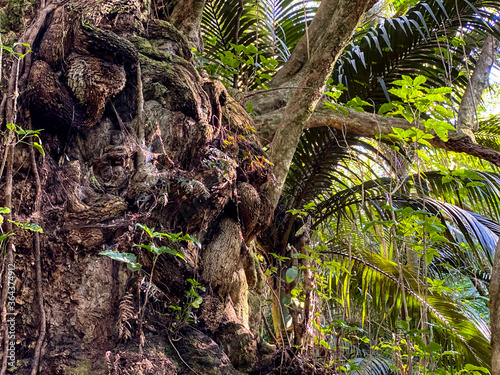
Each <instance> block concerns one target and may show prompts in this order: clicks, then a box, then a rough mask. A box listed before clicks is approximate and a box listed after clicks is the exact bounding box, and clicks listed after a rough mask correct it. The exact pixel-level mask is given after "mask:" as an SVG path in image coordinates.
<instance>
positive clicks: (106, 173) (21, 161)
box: [0, 0, 272, 375]
mask: <svg viewBox="0 0 500 375" xmlns="http://www.w3.org/2000/svg"><path fill="white" fill-rule="evenodd" d="M184 3H186V4H187V5H189V6H192V7H195V8H196V9H198V10H199V11H201V10H200V9H201V8H200V7H202V6H203V2H195V1H194V2H179V3H178V6H179V7H180V6H181V5H182V4H184ZM188 3H189V4H188ZM186 4H184V5H186ZM48 6H50V4H49V5H48ZM145 14H146V9H144V8H143V2H141V1H122V0H113V1H109V2H106V3H102V2H99V1H80V0H71V1H69V2H67V3H66V4H65V6H60V7H55V6H53V7H52V8H51V10H50V12H46V14H44V15H43V19H42V20H37V21H36V22H40V23H39V25H43V27H40V28H39V29H38V31H37V32H36V33H34V35H33V38H32V45H31V48H32V50H33V51H34V53H33V61H30V63H29V67H30V68H31V69H28V70H25V72H26V86H25V89H23V90H22V92H23V96H22V97H21V98H20V102H21V103H22V104H23V111H19V113H18V119H17V123H18V125H20V126H23V127H25V128H26V127H27V124H28V123H29V122H31V123H32V124H33V127H34V128H37V129H42V128H43V129H45V130H44V131H43V132H42V135H41V137H42V140H43V145H44V149H45V153H46V156H45V158H42V157H41V156H40V155H38V157H37V160H36V162H37V165H38V169H39V174H40V181H41V182H40V183H41V188H42V190H43V192H44V193H43V194H42V198H41V204H40V207H38V206H37V207H35V206H34V204H33V202H35V197H36V196H37V190H36V187H35V185H36V184H35V183H34V178H33V176H32V172H31V170H30V163H29V160H30V159H29V156H28V158H27V159H26V158H25V155H26V154H27V155H29V153H27V151H28V150H27V149H26V148H24V146H20V145H17V146H16V148H15V152H14V153H13V171H17V172H16V174H14V186H15V188H14V189H13V194H12V207H13V219H14V220H16V221H20V222H25V221H30V218H32V217H33V215H36V217H37V219H38V220H37V221H38V223H39V224H40V225H41V226H42V227H43V228H44V234H42V235H40V241H41V248H40V252H41V261H42V264H41V270H42V275H41V276H42V282H43V295H44V298H45V310H46V311H45V312H46V316H47V328H46V331H47V336H46V339H45V342H44V343H43V346H42V350H41V359H40V366H39V373H43V374H56V373H60V374H68V375H69V374H77V373H78V374H108V373H110V374H133V373H134V374H135V373H143V374H173V373H176V372H179V373H183V372H184V373H189V372H191V371H192V370H191V369H193V370H194V371H196V372H197V373H199V374H202V373H203V374H205V373H206V374H208V373H210V374H237V373H239V371H238V370H237V368H238V369H240V370H244V371H249V370H250V369H251V368H252V366H253V365H254V364H255V362H256V361H257V358H258V356H259V353H258V346H257V336H256V330H255V328H256V327H255V319H256V318H255V317H259V318H260V298H257V303H254V302H255V296H256V295H258V293H255V292H254V291H253V289H254V288H257V287H259V285H260V287H261V285H262V284H261V283H260V284H259V283H257V282H256V279H257V278H258V277H257V274H258V270H257V269H256V268H257V267H258V263H255V262H254V261H253V260H252V256H251V252H249V251H248V250H245V249H246V247H244V250H242V244H243V243H244V242H247V241H249V240H250V239H251V238H254V237H255V236H256V235H257V234H258V233H259V231H262V230H263V229H264V228H265V227H266V226H267V225H268V223H269V222H270V219H271V216H272V207H271V204H270V202H269V201H268V200H267V198H266V190H265V185H266V183H267V182H268V180H269V178H270V176H271V170H270V168H271V167H270V165H269V164H267V163H260V162H258V163H256V162H252V161H254V160H263V159H267V156H266V154H265V153H264V152H263V151H262V149H261V147H260V146H259V143H258V141H257V139H256V138H255V136H254V135H252V133H251V132H250V130H248V129H250V128H251V125H252V120H251V118H250V117H249V116H248V114H247V113H246V111H245V110H244V109H243V108H242V107H241V106H240V105H239V104H238V103H236V102H235V101H234V100H232V99H231V98H230V97H229V95H228V94H227V92H226V90H225V88H224V87H223V86H222V84H220V83H218V82H211V81H208V80H205V79H203V78H201V77H200V75H199V74H198V72H197V70H196V68H195V67H194V65H193V64H192V55H191V49H190V45H189V41H188V40H187V39H186V38H185V36H184V34H183V33H181V32H180V31H179V30H178V29H177V28H176V27H174V26H173V25H172V24H171V23H168V22H166V21H161V20H156V21H152V20H148V19H147V18H146V15H145ZM175 14H178V13H175V12H174V15H173V16H175ZM200 14H201V13H200ZM174 18H175V17H174ZM191 21H192V20H190V21H189V23H191ZM195 21H196V20H195ZM186 22H187V21H186ZM196 22H198V24H199V20H198V21H196ZM196 22H195V24H194V29H196ZM183 25H184V26H185V22H184V21H180V24H178V25H177V26H179V27H180V30H182V31H184V32H185V33H188V34H189V30H187V29H186V30H184V29H183V27H184V26H183ZM26 62H27V61H26ZM14 67H15V66H14ZM9 100H10V98H9ZM3 151H4V150H2V154H3ZM240 191H241V192H240ZM4 203H5V202H0V205H2V204H4ZM35 211H36V212H35ZM136 223H144V224H147V225H148V226H150V227H155V228H156V230H157V231H162V232H174V233H177V232H181V231H182V232H188V233H189V234H190V235H192V236H195V237H197V238H198V240H199V241H200V243H201V247H198V246H196V245H193V244H188V243H185V242H183V243H180V244H179V245H177V250H178V251H180V252H181V253H183V255H184V257H185V259H186V261H183V260H181V259H180V258H177V257H174V256H172V255H169V254H164V255H162V256H161V257H160V258H159V260H158V262H157V264H156V268H155V271H154V279H153V283H154V285H155V288H152V289H151V290H152V292H151V293H150V295H149V296H146V295H145V291H146V290H147V288H146V286H147V285H146V284H144V282H142V283H141V280H142V277H138V276H139V275H137V274H135V273H133V272H131V271H128V270H127V269H126V268H125V267H124V266H122V265H121V263H118V262H116V261H112V260H111V259H108V258H106V257H103V256H101V255H98V252H99V251H102V250H105V249H108V250H110V249H115V250H119V251H121V252H134V253H136V254H137V257H138V261H139V262H140V263H141V264H142V265H143V267H144V269H145V270H147V271H148V272H149V271H150V270H151V268H152V257H151V255H150V254H148V253H147V252H145V251H142V250H140V249H138V248H136V247H133V244H134V243H147V238H145V237H144V236H143V235H142V234H141V233H140V231H139V230H138V229H136V228H135V224H136ZM16 234H17V235H16V239H15V242H16V243H15V244H16V248H17V253H16V254H15V260H14V261H15V263H16V268H15V274H16V276H17V279H16V280H17V283H16V297H17V300H18V301H20V302H18V305H17V310H16V312H17V315H16V317H17V318H16V319H17V323H16V324H17V331H16V340H17V342H16V353H17V355H16V357H17V359H18V363H17V366H18V367H17V368H16V369H15V373H17V374H28V373H30V371H31V370H30V366H31V365H30V357H31V356H32V354H33V349H34V348H35V344H36V342H37V337H38V334H37V331H38V329H39V324H40V322H39V319H38V312H37V310H38V309H40V306H42V305H40V303H39V300H38V299H34V296H33V295H32V290H36V289H37V283H36V280H37V275H36V269H35V268H33V267H32V266H31V263H32V262H34V261H33V260H32V256H33V251H32V243H33V241H32V237H33V236H32V235H31V234H30V233H29V232H26V231H21V230H19V231H17V233H16ZM162 244H163V245H168V246H173V245H172V244H169V243H167V242H164V243H162ZM2 260H3V261H4V262H6V261H8V262H9V263H14V261H11V260H9V259H6V258H3V259H2ZM5 267H6V265H5ZM5 272H6V271H5ZM5 275H7V273H5ZM189 278H194V279H197V280H198V281H199V282H201V283H202V285H205V286H206V287H207V289H206V292H202V291H201V290H198V292H199V293H201V295H202V297H203V298H204V299H206V300H207V301H210V302H209V303H207V305H206V306H203V308H202V309H194V308H191V312H192V314H193V315H194V316H195V317H199V318H200V323H199V324H198V326H197V327H198V329H199V330H202V331H203V332H205V333H203V332H200V331H196V332H197V333H195V332H194V331H192V330H191V331H190V330H189V328H185V329H187V331H179V330H177V329H176V330H174V331H175V332H176V334H175V335H177V337H176V336H175V335H174V336H173V337H174V338H175V339H176V340H175V341H169V337H170V336H172V333H171V331H170V328H171V324H174V326H175V327H179V329H180V328H182V325H183V324H185V323H182V322H180V321H179V320H178V319H176V318H175V314H176V313H175V312H174V311H172V310H171V309H169V306H170V305H179V306H184V305H183V304H184V303H185V292H186V291H188V290H189V289H190V284H189V283H188V282H187V279H189ZM6 291H7V289H6V288H3V292H4V293H5V292H6ZM151 295H152V296H151ZM145 298H149V301H148V304H147V305H148V306H149V307H148V309H147V312H146V314H145V315H144V316H145V321H144V322H143V323H141V324H140V325H139V324H138V319H139V316H140V313H139V312H140V310H139V308H140V306H141V304H142V305H143V304H144V300H145ZM249 300H252V303H250V304H249ZM184 308H185V307H184ZM257 319H258V318H257ZM169 325H170V328H169ZM140 327H143V328H140ZM214 331H216V332H217V334H215V333H214ZM2 333H3V332H2ZM178 338H181V340H180V341H177V339H178ZM214 340H215V341H214ZM144 341H146V342H147V343H148V344H147V345H146V346H145V348H146V349H145V350H144V353H143V354H142V355H140V354H139V353H137V348H138V347H139V342H144ZM119 344H121V345H120V347H118V345H119ZM165 348H167V350H165ZM188 348H191V349H189V350H188ZM207 348H210V349H209V350H208V351H207ZM204 351H205V352H204ZM203 352H204V353H203ZM179 353H180V356H179ZM207 361H208V362H207Z"/></svg>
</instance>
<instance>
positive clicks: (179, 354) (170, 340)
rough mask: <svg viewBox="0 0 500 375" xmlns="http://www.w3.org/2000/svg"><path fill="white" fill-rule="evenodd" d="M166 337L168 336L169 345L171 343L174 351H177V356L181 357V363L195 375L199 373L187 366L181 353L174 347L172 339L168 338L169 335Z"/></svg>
mask: <svg viewBox="0 0 500 375" xmlns="http://www.w3.org/2000/svg"><path fill="white" fill-rule="evenodd" d="M167 338H168V341H169V342H170V345H172V348H174V350H175V352H176V353H177V355H178V356H179V358H180V359H181V361H182V363H184V364H185V365H186V366H187V368H188V369H190V370H191V371H192V372H194V373H195V374H196V375H200V374H198V373H197V372H196V371H194V370H193V369H192V368H191V366H189V365H188V364H187V363H186V361H185V360H184V358H182V356H181V353H179V351H178V350H177V348H176V347H175V345H174V343H173V342H172V339H171V338H170V336H169V335H167Z"/></svg>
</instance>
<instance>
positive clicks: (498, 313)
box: [490, 241, 500, 375]
mask: <svg viewBox="0 0 500 375" xmlns="http://www.w3.org/2000/svg"><path fill="white" fill-rule="evenodd" d="M490 322H491V374H492V375H499V374H500V241H498V244H497V247H496V250H495V260H494V262H493V270H492V272H491V281H490Z"/></svg>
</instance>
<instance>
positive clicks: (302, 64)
mask: <svg viewBox="0 0 500 375" xmlns="http://www.w3.org/2000/svg"><path fill="white" fill-rule="evenodd" d="M375 3H376V1H373V0H369V1H363V2H359V1H356V2H352V4H349V2H345V1H342V0H340V1H339V0H335V1H322V2H321V3H320V6H319V8H318V11H317V12H316V14H315V16H314V18H313V20H312V22H311V25H310V26H309V28H308V30H307V36H304V37H303V38H302V39H300V40H299V42H298V43H297V45H296V46H295V48H294V50H293V53H292V55H291V56H290V58H289V59H288V60H287V62H286V63H285V65H284V66H283V67H282V68H281V69H280V70H279V71H278V72H277V73H276V75H275V76H274V77H273V80H272V81H271V83H270V86H271V87H279V86H282V85H284V84H286V83H290V82H293V83H298V82H299V81H300V79H301V78H302V77H303V76H304V73H305V72H306V71H307V66H306V65H310V61H309V58H310V56H311V57H312V56H313V55H314V54H318V53H321V49H320V48H322V45H324V44H325V42H326V43H327V44H330V43H331V44H333V43H335V42H336V41H332V40H328V38H327V36H326V35H325V30H328V29H329V28H330V27H331V26H332V25H333V24H335V23H339V25H338V26H339V27H338V31H340V34H339V36H340V35H341V34H343V33H345V32H347V33H348V34H349V36H350V35H351V32H353V31H354V29H352V28H351V26H352V24H351V22H350V21H352V20H353V19H356V25H357V21H358V20H359V17H358V15H357V13H359V12H360V11H361V15H362V14H363V13H364V12H365V11H366V10H368V9H370V8H371V7H372V6H373V5H374V4H375ZM345 10H352V11H353V13H354V14H352V19H345V20H344V19H343V18H341V17H340V15H341V14H344V15H345ZM349 16H350V15H349ZM344 21H347V22H345V24H342V23H343V22H344ZM346 26H347V28H346V29H345V30H341V29H342V28H343V27H346ZM335 36H336V35H335ZM339 41H340V40H339ZM332 42H333V43H332ZM340 42H342V41H340ZM311 60H312V59H311Z"/></svg>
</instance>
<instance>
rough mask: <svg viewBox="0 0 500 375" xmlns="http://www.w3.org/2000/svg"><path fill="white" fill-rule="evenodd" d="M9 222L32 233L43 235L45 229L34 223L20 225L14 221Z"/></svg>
mask: <svg viewBox="0 0 500 375" xmlns="http://www.w3.org/2000/svg"><path fill="white" fill-rule="evenodd" d="M9 222H11V223H12V224H14V225H16V226H18V227H20V228H23V229H26V230H30V231H32V232H39V233H43V229H42V227H41V226H40V225H38V224H34V223H18V222H16V221H12V220H9Z"/></svg>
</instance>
